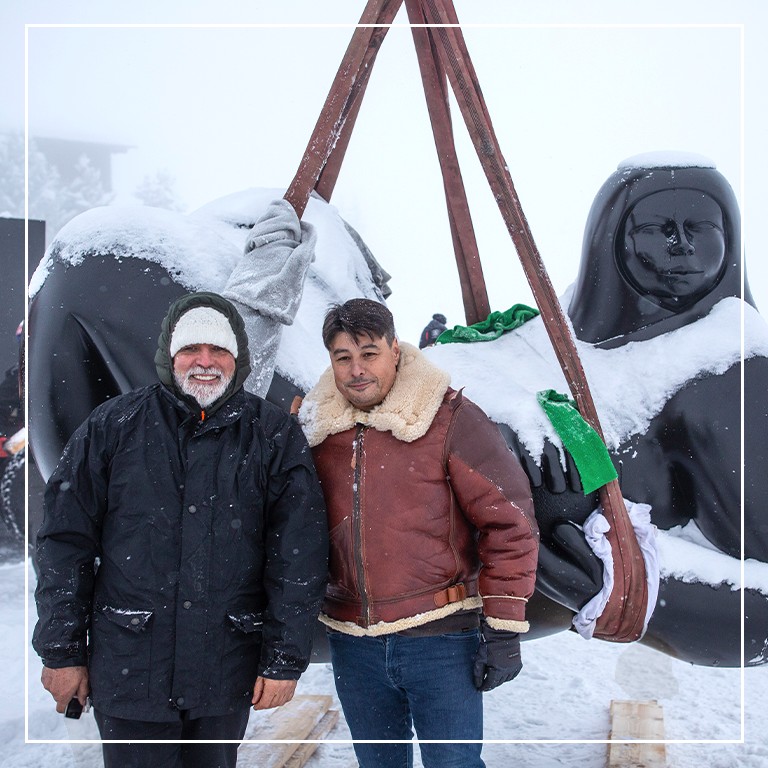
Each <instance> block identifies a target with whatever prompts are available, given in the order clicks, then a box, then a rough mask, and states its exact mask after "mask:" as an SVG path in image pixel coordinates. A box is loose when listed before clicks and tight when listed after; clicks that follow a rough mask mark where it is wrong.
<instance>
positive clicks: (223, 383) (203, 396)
mask: <svg viewBox="0 0 768 768" xmlns="http://www.w3.org/2000/svg"><path fill="white" fill-rule="evenodd" d="M200 373H211V374H217V375H218V376H219V381H218V383H217V384H215V385H211V384H202V383H200V382H197V381H195V380H194V379H192V378H191V377H192V376H195V375H197V374H200ZM233 376H234V374H232V376H228V377H225V376H224V374H223V373H222V371H221V370H220V369H219V368H215V367H210V368H202V367H201V366H196V367H194V368H190V369H189V370H188V371H187V372H186V374H185V375H184V376H180V375H179V374H177V373H176V372H174V374H173V378H174V379H175V380H176V384H178V386H179V389H180V390H181V391H182V392H183V393H184V394H185V395H189V396H190V397H192V398H194V399H195V400H196V401H197V404H198V405H199V406H200V407H201V408H207V407H208V406H209V405H210V404H211V403H215V402H216V401H217V400H218V399H219V398H220V397H221V396H222V395H223V394H224V393H225V392H226V391H227V387H228V386H229V383H230V382H231V381H232V378H233Z"/></svg>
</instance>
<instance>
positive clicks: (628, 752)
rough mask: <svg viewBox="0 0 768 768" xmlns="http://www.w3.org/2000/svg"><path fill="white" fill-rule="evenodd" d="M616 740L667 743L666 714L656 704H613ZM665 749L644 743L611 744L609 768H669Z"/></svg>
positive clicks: (653, 702)
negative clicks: (665, 732) (665, 741)
mask: <svg viewBox="0 0 768 768" xmlns="http://www.w3.org/2000/svg"><path fill="white" fill-rule="evenodd" d="M609 738H610V739H612V740H613V739H615V740H632V741H634V740H649V741H654V740H659V741H663V740H664V712H663V710H662V708H661V706H660V705H659V703H658V702H657V701H655V700H652V701H612V702H611V734H610V736H609ZM666 765H667V753H666V748H665V745H664V744H663V743H662V744H651V743H647V742H645V741H642V742H640V743H637V742H635V743H626V744H609V745H608V768H665V767H666Z"/></svg>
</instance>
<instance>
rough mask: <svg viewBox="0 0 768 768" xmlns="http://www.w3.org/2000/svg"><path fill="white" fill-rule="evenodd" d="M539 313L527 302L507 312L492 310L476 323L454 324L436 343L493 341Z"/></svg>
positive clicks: (516, 305)
mask: <svg viewBox="0 0 768 768" xmlns="http://www.w3.org/2000/svg"><path fill="white" fill-rule="evenodd" d="M538 314H539V310H538V309H533V307H528V306H526V305H525V304H515V305H514V306H512V307H510V308H509V309H508V310H507V311H506V312H491V314H490V315H488V317H487V318H486V319H485V320H481V321H480V322H479V323H475V324H474V325H454V326H453V328H450V329H448V330H446V331H443V332H442V333H441V334H440V335H439V336H438V337H437V341H436V342H435V343H436V344H450V343H451V342H463V343H467V342H470V341H493V340H494V339H498V338H499V336H501V334H502V333H506V332H507V331H513V330H515V328H519V327H520V326H521V325H522V324H523V323H526V322H528V320H532V319H533V318H534V317H536V316H537V315H538Z"/></svg>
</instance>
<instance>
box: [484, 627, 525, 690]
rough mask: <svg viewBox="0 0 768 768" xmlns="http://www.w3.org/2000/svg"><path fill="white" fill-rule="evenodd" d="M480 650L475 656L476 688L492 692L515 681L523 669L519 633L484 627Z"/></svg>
mask: <svg viewBox="0 0 768 768" xmlns="http://www.w3.org/2000/svg"><path fill="white" fill-rule="evenodd" d="M482 633H483V634H482V638H481V640H480V648H478V651H477V654H476V655H475V665H474V669H473V677H474V682H475V688H477V689H479V690H481V691H491V690H493V689H494V688H496V687H498V686H499V685H501V684H502V683H507V682H509V681H510V680H514V678H516V677H517V676H518V674H520V670H521V669H522V668H523V662H522V660H521V658H520V636H519V635H518V634H517V632H505V631H503V630H500V629H491V627H489V626H488V625H487V624H486V623H485V622H483V626H482Z"/></svg>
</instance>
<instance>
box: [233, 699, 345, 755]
mask: <svg viewBox="0 0 768 768" xmlns="http://www.w3.org/2000/svg"><path fill="white" fill-rule="evenodd" d="M332 703H333V698H332V697H331V696H326V695H316V694H308V695H304V696H294V697H293V699H292V700H291V701H289V702H288V703H287V704H284V705H283V706H282V707H278V708H277V709H275V710H271V711H270V712H269V714H268V715H266V717H258V716H257V717H255V718H252V720H251V723H250V724H249V726H248V729H247V730H246V732H245V740H244V741H243V743H242V744H241V745H240V747H239V749H238V765H239V766H240V768H283V766H285V765H286V763H287V762H288V761H289V760H290V759H291V757H292V756H293V754H294V753H295V752H296V751H297V750H298V748H299V747H300V746H301V744H299V743H297V742H299V741H301V740H302V739H307V738H310V736H309V734H310V733H312V732H313V730H315V729H316V728H317V727H318V724H319V723H320V721H321V720H322V719H323V717H324V716H325V715H326V713H327V712H328V709H329V708H330V706H331V704H332ZM337 716H338V715H337ZM260 740H265V741H272V742H276V743H262V744H260V743H253V742H259V741H260ZM249 742H251V743H249Z"/></svg>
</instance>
